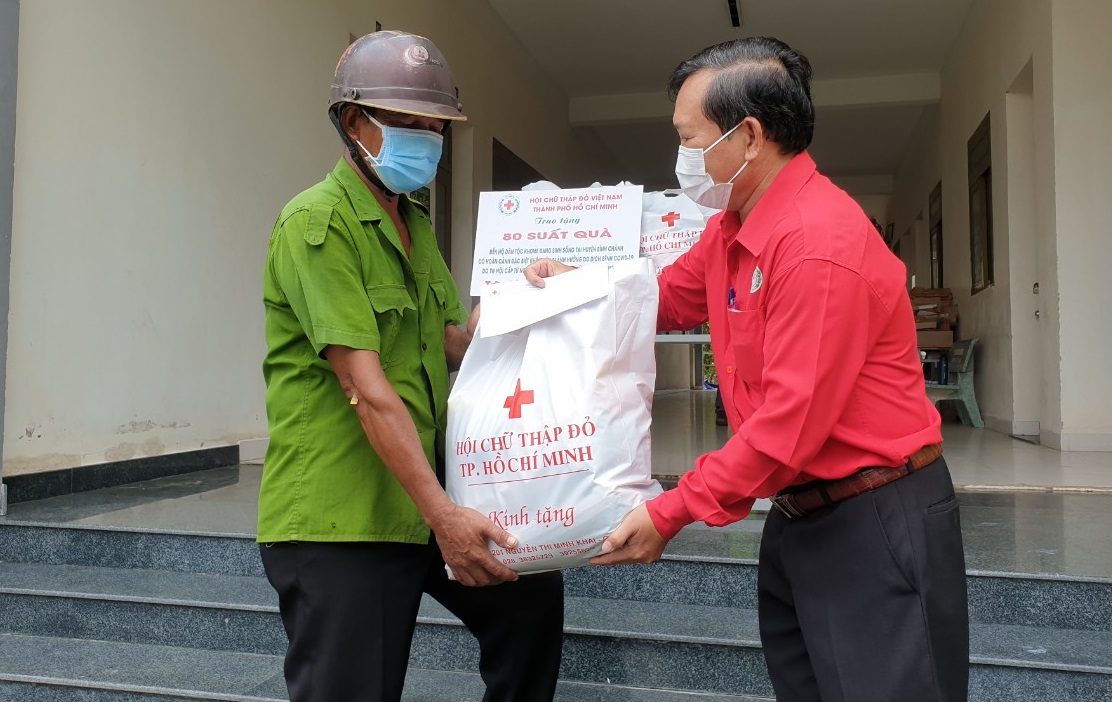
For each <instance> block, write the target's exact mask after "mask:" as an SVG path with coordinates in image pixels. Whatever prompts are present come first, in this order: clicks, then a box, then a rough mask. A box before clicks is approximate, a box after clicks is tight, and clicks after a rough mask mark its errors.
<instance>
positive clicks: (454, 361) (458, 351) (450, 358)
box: [444, 305, 479, 373]
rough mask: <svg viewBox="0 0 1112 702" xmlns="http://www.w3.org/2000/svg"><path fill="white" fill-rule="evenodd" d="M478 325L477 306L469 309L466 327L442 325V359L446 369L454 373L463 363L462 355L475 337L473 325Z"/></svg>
mask: <svg viewBox="0 0 1112 702" xmlns="http://www.w3.org/2000/svg"><path fill="white" fill-rule="evenodd" d="M478 325H479V306H478V305H475V309H473V310H471V316H470V317H468V319H467V327H466V329H460V328H459V327H457V326H456V325H454V324H449V325H448V326H446V327H444V359H445V360H446V361H447V363H448V371H449V372H451V373H455V372H456V371H458V370H459V367H460V365H461V364H462V363H463V356H464V354H466V353H467V349H468V347H470V346H471V340H472V339H473V338H474V337H475V327H477V326H478Z"/></svg>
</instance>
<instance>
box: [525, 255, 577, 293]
mask: <svg viewBox="0 0 1112 702" xmlns="http://www.w3.org/2000/svg"><path fill="white" fill-rule="evenodd" d="M573 270H575V266H568V265H565V264H563V263H560V262H559V261H553V260H552V259H551V258H541V259H538V260H536V261H533V262H532V263H530V264H529V265H528V266H526V267H525V279H526V280H528V281H529V282H530V283H532V284H533V285H536V286H537V287H538V288H543V287H544V279H545V278H551V277H552V276H554V275H560V274H561V273H567V272H568V271H573Z"/></svg>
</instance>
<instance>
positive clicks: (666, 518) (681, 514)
mask: <svg viewBox="0 0 1112 702" xmlns="http://www.w3.org/2000/svg"><path fill="white" fill-rule="evenodd" d="M645 508H646V509H647V510H648V511H649V518H650V519H652V521H653V526H654V527H656V530H657V531H658V532H659V533H660V535H661V537H663V538H664V540H665V541H671V540H672V539H673V538H674V537H675V536H676V534H678V533H679V532H680V529H683V528H684V527H685V526H687V525H688V524H690V523H691V522H693V521H695V520H694V518H692V516H691V513H690V512H688V511H687V505H686V504H685V503H684V501H683V495H681V494H680V491H679V489H672V490H668V491H667V492H665V493H664V494H662V495H658V496H657V497H655V498H653V499H651V500H649V501H648V502H647V503H646V504H645Z"/></svg>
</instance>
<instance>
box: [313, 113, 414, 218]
mask: <svg viewBox="0 0 1112 702" xmlns="http://www.w3.org/2000/svg"><path fill="white" fill-rule="evenodd" d="M345 104H346V103H340V104H339V105H338V106H337V107H335V108H333V109H332V110H330V111H329V112H328V118H329V119H330V120H332V126H334V127H336V131H337V132H339V134H340V139H341V140H342V141H343V142H344V146H346V147H347V149H348V154H350V155H351V160H352V162H353V163H354V164H355V167H356V168H357V169H359V172H360V173H362V174H363V177H365V178H366V179H367V180H369V181H370V182H371V183H372V184H373V185H374V186H375V187H376V188H378V189H379V190H381V191H382V194H383V195H385V196H386V199H387V200H393V199H394V198H396V197H397V196H398V194H397V193H396V192H394V191H393V190H391V189H390V188H388V187H386V185H384V184H383V182H382V180H381V179H380V178H379V177H378V176H377V175H375V172H374V171H373V170H371V167H370V166H368V165H367V161H366V159H364V158H363V157H362V156H361V155H360V154H359V149H358V148H357V147H356V146H355V140H353V139H352V138H351V137H349V136H348V135H347V132H345V131H344V128H343V127H342V126H340V111H341V110H342V109H343V107H344V105H345ZM364 150H366V147H364Z"/></svg>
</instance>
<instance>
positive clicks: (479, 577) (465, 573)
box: [429, 504, 517, 587]
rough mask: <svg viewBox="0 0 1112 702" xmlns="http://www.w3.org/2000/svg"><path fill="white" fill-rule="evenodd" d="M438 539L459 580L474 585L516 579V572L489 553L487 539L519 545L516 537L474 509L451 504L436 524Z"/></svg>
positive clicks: (513, 545)
mask: <svg viewBox="0 0 1112 702" xmlns="http://www.w3.org/2000/svg"><path fill="white" fill-rule="evenodd" d="M429 526H430V527H431V528H432V530H433V533H435V534H436V543H437V545H438V546H440V553H441V555H442V556H444V562H445V563H447V564H448V567H450V568H451V569H452V574H453V575H454V576H455V578H456V580H458V581H459V582H461V583H463V584H464V585H467V586H470V587H474V586H481V585H497V584H498V583H503V582H507V581H510V580H517V573H515V572H514V571H512V570H510V569H509V568H507V567H506V566H504V565H503V564H501V563H499V562H498V560H497V559H495V557H494V556H492V555H490V549H489V548H488V546H487V540H488V539H489V540H491V541H493V542H494V543H496V544H498V545H499V546H501V547H502V548H516V547H517V538H516V537H515V536H513V535H512V534H510V533H509V532H508V531H506V530H505V529H502V528H500V527H498V526H496V525H495V524H494V522H492V521H490V520H489V519H487V518H486V517H484V516H483V515H481V514H479V513H478V512H476V511H475V510H473V509H470V508H467V507H460V506H459V505H454V504H453V505H451V506H450V507H447V508H445V509H444V511H443V512H441V513H440V514H439V515H437V518H436V520H435V522H434V523H433V524H430V525H429Z"/></svg>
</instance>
